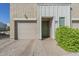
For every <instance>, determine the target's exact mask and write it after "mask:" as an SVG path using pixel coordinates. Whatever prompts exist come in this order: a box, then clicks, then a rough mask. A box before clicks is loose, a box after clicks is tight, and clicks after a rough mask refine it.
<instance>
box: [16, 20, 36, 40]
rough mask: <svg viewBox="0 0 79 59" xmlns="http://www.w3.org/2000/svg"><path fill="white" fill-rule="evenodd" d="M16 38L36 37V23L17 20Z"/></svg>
mask: <svg viewBox="0 0 79 59" xmlns="http://www.w3.org/2000/svg"><path fill="white" fill-rule="evenodd" d="M17 27H18V31H17V32H18V39H36V38H37V23H36V22H35V21H30V22H29V21H27V22H18V23H17Z"/></svg>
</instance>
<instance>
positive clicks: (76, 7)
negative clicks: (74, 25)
mask: <svg viewBox="0 0 79 59" xmlns="http://www.w3.org/2000/svg"><path fill="white" fill-rule="evenodd" d="M71 8H72V10H71V18H74V20H75V19H78V18H79V3H72V4H71Z"/></svg>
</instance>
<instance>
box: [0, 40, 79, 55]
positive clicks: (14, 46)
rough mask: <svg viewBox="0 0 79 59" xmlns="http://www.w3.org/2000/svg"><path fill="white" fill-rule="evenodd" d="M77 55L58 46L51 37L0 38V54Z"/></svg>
mask: <svg viewBox="0 0 79 59" xmlns="http://www.w3.org/2000/svg"><path fill="white" fill-rule="evenodd" d="M67 55H70V56H72V55H79V53H70V52H67V51H64V50H63V49H62V48H60V47H59V46H58V45H57V43H56V41H55V40H53V39H45V40H38V39H31V40H28V39H26V40H13V39H7V40H0V56H67Z"/></svg>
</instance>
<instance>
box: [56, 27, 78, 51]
mask: <svg viewBox="0 0 79 59" xmlns="http://www.w3.org/2000/svg"><path fill="white" fill-rule="evenodd" d="M56 41H57V42H58V45H59V46H61V47H62V48H63V49H65V50H66V51H70V52H79V29H74V28H69V27H59V28H57V29H56Z"/></svg>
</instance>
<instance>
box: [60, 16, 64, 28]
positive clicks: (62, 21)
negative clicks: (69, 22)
mask: <svg viewBox="0 0 79 59" xmlns="http://www.w3.org/2000/svg"><path fill="white" fill-rule="evenodd" d="M59 26H65V17H59Z"/></svg>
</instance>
